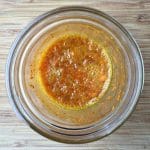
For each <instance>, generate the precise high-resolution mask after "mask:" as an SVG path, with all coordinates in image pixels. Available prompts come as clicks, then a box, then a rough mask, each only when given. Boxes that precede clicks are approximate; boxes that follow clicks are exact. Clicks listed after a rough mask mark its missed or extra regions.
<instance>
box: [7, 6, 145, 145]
mask: <svg viewBox="0 0 150 150" xmlns="http://www.w3.org/2000/svg"><path fill="white" fill-rule="evenodd" d="M69 11H83V12H89V13H92V14H96V15H99V16H102V17H104V18H105V19H107V20H109V21H110V22H111V23H113V24H114V25H116V26H117V27H118V28H120V30H121V31H122V32H123V33H124V34H125V36H126V37H127V38H128V39H129V40H130V42H131V43H132V44H133V45H134V47H135V49H136V50H137V51H136V52H137V55H138V60H139V64H138V65H139V66H138V67H140V73H141V74H140V77H139V78H140V80H139V82H138V89H137V91H136V95H135V98H134V103H133V104H132V107H130V108H129V110H128V113H127V114H126V116H124V118H122V120H120V122H117V124H116V126H115V127H113V128H112V130H111V131H110V130H109V132H107V133H105V135H101V136H97V137H94V138H91V139H88V140H80V141H77V142H76V141H72V140H65V139H58V138H55V137H53V136H52V135H49V134H46V133H45V132H43V131H42V130H40V129H39V128H37V127H36V126H34V124H33V122H32V119H31V118H30V116H28V114H26V112H25V110H23V109H22V108H23V107H21V106H19V105H20V104H19V103H18V102H17V101H16V100H15V97H16V95H15V96H14V93H13V90H14V89H13V85H12V79H13V75H11V72H10V71H11V67H12V59H14V54H15V52H16V48H17V46H18V45H19V43H20V42H21V40H22V38H23V37H24V36H25V35H26V34H27V33H28V32H29V31H30V30H31V29H32V27H34V26H35V25H36V24H37V23H38V22H40V21H41V20H44V19H45V18H47V17H50V16H52V15H54V14H57V13H58V14H59V13H61V12H69ZM143 85H144V64H143V59H142V55H141V52H140V49H139V47H138V45H137V43H136V41H135V40H134V38H133V37H132V35H131V34H130V33H129V32H128V31H127V30H126V29H125V28H124V27H123V26H122V25H121V24H120V23H118V22H117V21H116V20H115V19H114V18H112V17H110V16H108V15H107V14H105V13H103V12H101V11H98V10H96V9H93V8H88V7H81V6H66V7H61V8H57V9H54V10H52V11H49V12H47V13H44V14H42V15H41V16H39V17H37V18H35V19H34V20H33V21H32V22H31V23H29V24H28V25H27V26H26V27H25V28H24V29H23V30H22V31H21V33H20V34H19V35H18V36H17V38H16V39H15V41H14V43H13V44H12V46H11V49H10V53H9V55H8V59H7V63H6V89H7V93H8V97H9V100H10V103H11V104H12V105H13V108H14V109H15V112H16V114H18V115H19V116H20V118H22V119H23V120H25V122H26V123H27V124H28V125H29V126H30V127H31V128H32V129H34V130H35V131H37V132H38V133H40V134H42V135H43V136H45V137H47V138H50V139H53V140H56V141H59V142H64V143H86V142H91V141H95V140H98V139H100V138H102V137H104V136H106V135H109V134H111V133H112V132H113V131H114V130H116V129H117V128H118V127H119V126H120V125H121V124H123V122H124V121H125V120H126V119H127V118H128V117H129V115H130V114H131V113H132V111H133V110H134V108H135V106H136V104H137V102H138V97H139V95H140V92H141V91H142V89H143ZM68 136H69V135H68Z"/></svg>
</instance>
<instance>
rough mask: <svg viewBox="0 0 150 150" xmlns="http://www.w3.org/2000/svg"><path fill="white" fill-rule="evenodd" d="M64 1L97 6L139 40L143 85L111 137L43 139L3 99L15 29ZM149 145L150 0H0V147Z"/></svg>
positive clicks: (136, 148) (139, 148)
mask: <svg viewBox="0 0 150 150" xmlns="http://www.w3.org/2000/svg"><path fill="white" fill-rule="evenodd" d="M64 5H82V6H90V7H93V8H97V9H99V10H102V11H104V12H106V13H107V14H109V15H111V16H113V17H115V18H116V20H118V21H119V22H120V23H122V24H123V25H124V27H126V28H127V29H128V30H129V31H130V32H131V34H132V35H133V36H134V38H135V39H136V41H137V43H138V44H139V46H140V48H141V51H142V55H143V59H144V65H145V86H144V90H143V93H142V94H141V96H140V100H139V103H138V105H137V107H136V110H135V111H134V112H133V114H132V115H131V117H130V118H129V119H128V120H127V121H126V122H125V123H124V125H123V126H121V127H120V128H119V129H118V130H117V131H115V132H114V133H113V134H111V135H110V136H108V137H106V138H104V139H102V140H99V141H96V142H93V143H88V144H79V145H68V144H62V143H57V142H54V141H51V140H48V139H46V138H44V137H42V136H41V135H39V134H37V133H36V132H34V131H33V130H32V129H30V128H29V127H28V126H27V125H26V124H24V123H23V122H21V121H19V120H18V119H17V117H16V116H15V114H14V112H13V110H12V107H11V106H10V104H9V103H8V97H7V93H6V89H5V63H6V58H7V54H8V52H9V48H10V46H11V44H12V42H13V40H14V38H15V37H16V35H17V33H18V32H19V31H20V30H21V29H23V27H25V26H26V25H27V23H28V22H29V21H31V20H32V19H33V18H35V17H36V16H38V15H40V14H41V13H44V12H46V11H48V10H51V9H53V8H56V7H59V6H64ZM12 149H16V150H32V149H35V150H42V149H48V150H57V149H59V150H63V149H64V150H69V149H70V150H73V149H75V150H78V149H91V150H94V149H97V150H119V149H120V150H143V149H147V150H150V0H134V1H132V0H130V1H129V0H127V1H126V0H122V1H121V0H112V1H111V0H103V1H98V0H75V1H71V0H68V1H67V0H62V1H57V0H51V1H50V0H47V1H42V0H20V1H19V0H0V150H12Z"/></svg>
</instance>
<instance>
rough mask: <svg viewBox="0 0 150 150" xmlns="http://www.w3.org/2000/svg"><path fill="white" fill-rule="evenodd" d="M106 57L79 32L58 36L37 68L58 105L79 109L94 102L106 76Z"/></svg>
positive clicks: (107, 69)
mask: <svg viewBox="0 0 150 150" xmlns="http://www.w3.org/2000/svg"><path fill="white" fill-rule="evenodd" d="M108 66H109V65H108V59H107V58H106V56H105V55H104V53H103V51H102V49H101V47H99V45H98V44H97V43H96V42H94V41H92V40H90V39H88V38H87V37H83V36H79V35H67V36H63V37H60V38H58V39H57V40H55V41H54V42H53V44H52V45H51V46H50V47H49V48H48V49H47V50H46V51H45V53H44V55H43V56H42V58H41V63H40V67H39V71H40V78H41V81H42V84H43V87H44V89H45V91H46V93H47V94H48V95H49V96H50V97H52V98H53V100H54V101H55V102H57V103H58V104H60V105H61V106H65V107H69V108H82V107H85V106H88V105H91V104H93V103H95V102H96V101H97V100H98V99H97V97H98V96H99V95H100V94H101V93H102V91H103V90H104V84H105V83H106V81H107V79H108V76H109V67H108Z"/></svg>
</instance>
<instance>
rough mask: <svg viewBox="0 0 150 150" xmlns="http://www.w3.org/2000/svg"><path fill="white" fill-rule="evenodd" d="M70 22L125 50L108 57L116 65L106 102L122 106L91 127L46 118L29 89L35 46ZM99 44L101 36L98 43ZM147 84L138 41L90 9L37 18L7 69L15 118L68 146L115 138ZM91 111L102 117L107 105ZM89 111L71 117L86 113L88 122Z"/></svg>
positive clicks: (23, 35) (21, 36) (25, 31)
mask: <svg viewBox="0 0 150 150" xmlns="http://www.w3.org/2000/svg"><path fill="white" fill-rule="evenodd" d="M70 22H72V23H83V24H87V25H92V26H95V27H96V28H97V29H100V28H103V29H104V30H105V31H106V32H107V33H109V34H110V35H111V37H112V39H113V41H114V42H116V43H117V44H118V45H119V47H120V48H115V49H114V48H109V51H108V53H109V56H111V61H112V62H113V63H112V64H113V65H112V81H111V84H110V87H109V90H108V91H107V92H106V94H105V96H104V102H105V101H107V100H108V98H109V101H110V102H112V101H113V100H119V104H118V105H117V106H116V107H114V109H112V111H111V112H108V113H107V115H105V116H104V117H103V118H101V119H98V120H97V121H95V120H94V121H93V122H90V123H83V124H72V123H68V122H67V121H62V120H60V119H59V118H57V117H56V116H53V115H52V116H50V115H47V112H45V111H44V109H43V108H40V107H39V106H40V105H39V101H38V97H37V96H36V95H35V94H34V92H33V91H32V90H30V89H29V88H28V86H27V82H29V80H28V73H29V68H28V66H29V65H30V64H29V62H30V60H32V59H33V55H32V52H34V51H35V48H34V46H35V45H36V46H37V47H38V44H39V43H40V42H39V41H40V40H42V39H44V38H43V37H44V36H45V34H46V33H47V31H49V30H53V29H54V28H55V27H57V26H58V25H59V26H60V25H63V24H64V23H70ZM81 32H82V31H81ZM83 32H84V31H83ZM85 32H86V31H85ZM91 33H92V32H91ZM91 36H92V35H91ZM100 38H101V37H100V36H99V35H98V39H100ZM101 40H102V39H101ZM114 46H115V44H114ZM29 74H30V73H29ZM143 82H144V66H143V60H142V56H141V53H140V50H139V47H138V45H137V44H136V42H135V40H134V39H133V37H132V36H131V35H130V34H129V32H128V31H127V30H126V29H125V28H124V27H123V26H122V25H120V24H119V23H118V22H117V21H116V20H114V19H113V18H112V17H110V16H108V15H106V14H105V13H103V12H101V11H98V10H95V9H91V8H86V7H63V8H58V9H55V10H52V11H49V12H47V13H45V14H43V15H41V16H39V17H37V18H36V19H35V20H33V21H32V22H31V23H30V24H29V25H28V26H27V27H26V28H25V29H23V30H22V32H21V33H20V34H19V35H18V37H17V39H16V40H15V41H14V43H13V45H12V47H11V50H10V53H9V56H8V60H7V65H6V87H7V92H8V96H9V99H10V102H11V104H12V105H13V107H14V110H15V111H16V114H17V115H18V116H19V117H20V118H21V119H23V120H24V121H25V122H26V123H27V124H28V125H29V126H30V127H31V128H33V129H34V130H35V131H37V132H38V133H40V134H42V135H43V136H45V137H47V138H49V139H53V140H56V141H59V142H64V143H86V142H90V141H94V140H97V139H100V138H102V137H104V136H106V135H108V134H110V133H112V132H113V131H114V130H115V129H116V128H118V127H119V126H120V125H121V124H122V123H123V122H124V121H125V120H126V119H127V117H128V116H129V115H130V114H131V112H132V111H133V110H134V108H135V105H136V103H137V101H138V97H139V95H140V92H141V90H142V88H143ZM92 107H93V108H92V109H95V110H96V109H97V111H98V110H100V107H102V105H101V103H97V104H96V105H95V106H92ZM112 108H113V107H112ZM90 109H91V108H89V109H88V110H85V112H84V113H83V112H82V111H81V112H78V111H77V110H74V111H73V112H72V111H69V112H68V113H70V114H72V117H74V116H75V115H76V116H79V115H80V113H81V114H82V113H83V114H84V115H83V117H86V114H88V113H89V114H90V113H92V111H91V110H90ZM41 110H42V111H41ZM62 111H63V110H61V109H60V110H59V112H62ZM87 117H88V116H87Z"/></svg>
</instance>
